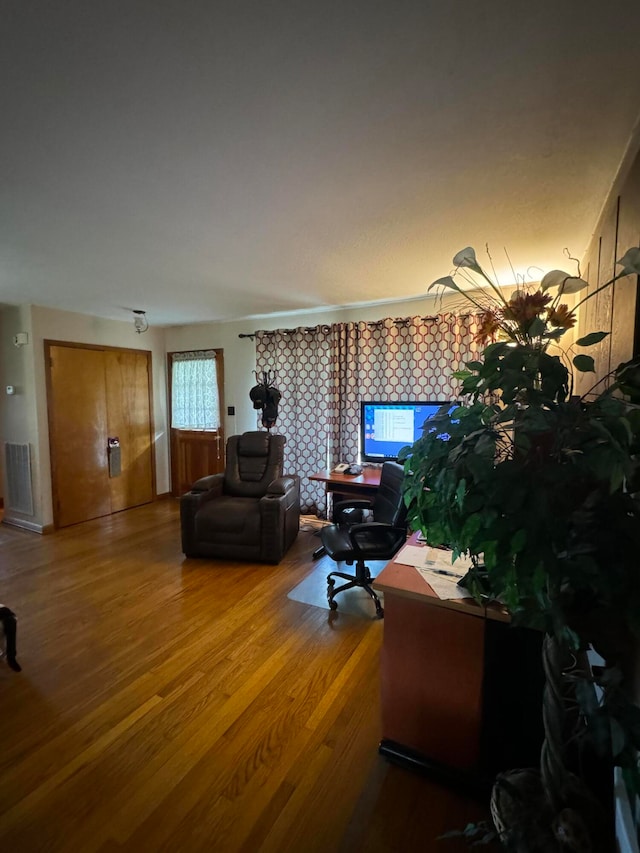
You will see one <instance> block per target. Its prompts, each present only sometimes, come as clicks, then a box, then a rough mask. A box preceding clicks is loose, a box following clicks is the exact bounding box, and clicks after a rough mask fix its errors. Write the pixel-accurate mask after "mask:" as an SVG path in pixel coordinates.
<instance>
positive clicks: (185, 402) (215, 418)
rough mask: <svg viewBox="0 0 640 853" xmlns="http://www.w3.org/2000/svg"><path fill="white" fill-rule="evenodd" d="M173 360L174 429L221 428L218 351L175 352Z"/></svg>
mask: <svg viewBox="0 0 640 853" xmlns="http://www.w3.org/2000/svg"><path fill="white" fill-rule="evenodd" d="M171 361H172V368H171V404H172V405H171V426H172V427H173V428H174V429H192V430H208V429H211V430H213V429H218V428H219V427H220V400H219V398H218V376H217V369H216V354H215V352H214V351H213V350H199V351H194V352H178V353H173V355H172V356H171Z"/></svg>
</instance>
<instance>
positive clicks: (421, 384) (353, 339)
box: [338, 314, 483, 459]
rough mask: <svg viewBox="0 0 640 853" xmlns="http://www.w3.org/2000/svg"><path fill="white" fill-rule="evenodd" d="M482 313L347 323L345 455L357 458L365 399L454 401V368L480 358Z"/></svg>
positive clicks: (343, 350)
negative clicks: (361, 405) (479, 335)
mask: <svg viewBox="0 0 640 853" xmlns="http://www.w3.org/2000/svg"><path fill="white" fill-rule="evenodd" d="M478 320H479V317H478V316H477V315H467V316H458V315H456V314H441V315H439V316H437V317H407V318H405V319H400V320H398V319H391V318H388V319H385V320H380V321H379V322H377V323H348V324H345V328H344V331H343V335H342V338H343V343H342V346H341V349H340V354H339V363H340V371H341V373H342V377H341V382H340V395H339V400H338V405H339V408H340V429H339V447H340V451H339V453H338V456H339V458H341V459H357V457H358V454H359V452H360V448H359V444H358V442H359V437H360V436H359V424H360V401H361V400H379V401H381V402H391V401H393V400H410V401H411V400H443V401H446V400H454V399H455V398H456V395H457V394H458V386H459V382H458V381H457V380H456V379H454V378H453V375H452V374H453V372H454V371H456V370H461V369H462V368H463V367H464V366H465V364H466V363H467V362H468V361H472V360H473V359H476V358H478V357H479V355H480V353H481V352H482V349H483V345H481V344H477V343H475V341H474V338H475V336H476V335H477V333H478Z"/></svg>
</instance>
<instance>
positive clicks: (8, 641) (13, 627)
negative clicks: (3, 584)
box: [0, 604, 22, 672]
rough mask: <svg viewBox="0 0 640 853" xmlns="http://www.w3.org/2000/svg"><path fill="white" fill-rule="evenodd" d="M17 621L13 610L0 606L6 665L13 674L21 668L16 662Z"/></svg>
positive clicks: (0, 622) (0, 623)
mask: <svg viewBox="0 0 640 853" xmlns="http://www.w3.org/2000/svg"><path fill="white" fill-rule="evenodd" d="M17 624H18V620H17V618H16V614H15V613H14V612H13V610H10V609H9V608H8V607H5V606H4V604H0V625H2V631H3V633H4V642H5V648H6V657H7V663H8V664H9V666H10V667H11V669H12V670H13V671H14V672H21V671H22V667H21V666H20V664H19V663H18V661H17V660H16V634H17Z"/></svg>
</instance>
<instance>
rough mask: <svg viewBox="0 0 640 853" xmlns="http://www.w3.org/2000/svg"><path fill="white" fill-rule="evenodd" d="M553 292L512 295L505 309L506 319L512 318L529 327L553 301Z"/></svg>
mask: <svg viewBox="0 0 640 853" xmlns="http://www.w3.org/2000/svg"><path fill="white" fill-rule="evenodd" d="M551 299H552V297H551V294H549V293H543V292H542V291H541V290H538V291H537V293H524V294H523V293H520V294H518V295H517V296H512V297H511V299H510V300H509V301H508V302H507V307H506V308H505V309H504V317H505V320H512V321H513V322H515V323H517V324H518V325H519V326H521V327H524V328H527V327H528V326H529V325H530V324H531V322H532V321H533V320H535V318H536V317H537V316H538V314H540V312H541V311H543V310H544V309H545V308H546V307H547V305H548V304H549V303H550V302H551Z"/></svg>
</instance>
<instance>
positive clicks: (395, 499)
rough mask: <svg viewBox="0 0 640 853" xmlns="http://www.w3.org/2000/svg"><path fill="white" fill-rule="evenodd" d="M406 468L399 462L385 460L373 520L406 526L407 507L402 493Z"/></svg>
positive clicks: (396, 525) (395, 525)
mask: <svg viewBox="0 0 640 853" xmlns="http://www.w3.org/2000/svg"><path fill="white" fill-rule="evenodd" d="M403 482H404V468H403V467H402V465H398V463H397V462H385V463H384V464H383V466H382V472H381V474H380V486H379V488H378V491H377V492H376V496H375V499H374V501H373V520H374V521H381V522H383V523H384V524H392V525H393V526H394V527H404V526H405V525H406V520H407V508H406V506H405V503H404V498H403V494H402V484H403Z"/></svg>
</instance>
